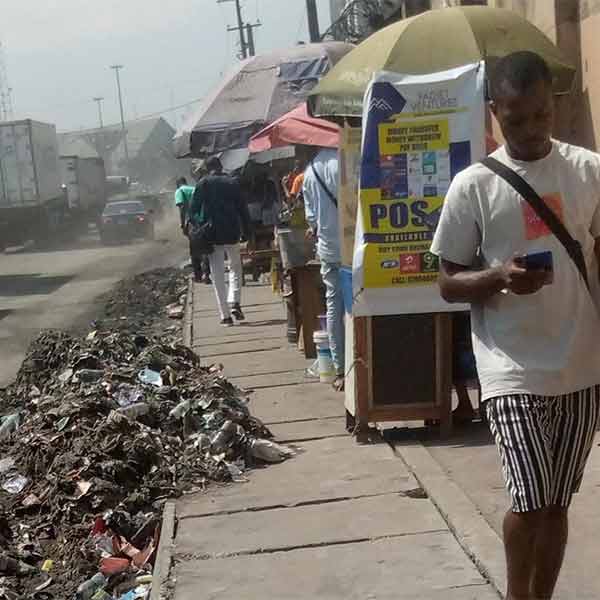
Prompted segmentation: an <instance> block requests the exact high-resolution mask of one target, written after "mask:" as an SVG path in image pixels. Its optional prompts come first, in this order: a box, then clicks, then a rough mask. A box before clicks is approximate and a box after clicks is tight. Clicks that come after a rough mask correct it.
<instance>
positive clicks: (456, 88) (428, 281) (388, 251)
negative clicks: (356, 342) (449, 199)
mask: <svg viewBox="0 0 600 600" xmlns="http://www.w3.org/2000/svg"><path fill="white" fill-rule="evenodd" d="M484 154H485V106H484V65H483V63H481V64H479V63H478V64H473V65H467V66H464V67H459V68H455V69H452V70H449V71H443V72H440V73H433V74H429V75H399V74H395V73H389V72H380V73H376V74H375V76H374V78H373V80H372V81H371V83H370V85H369V87H368V89H367V92H366V95H365V101H364V115H363V137H362V161H361V171H360V197H359V207H358V216H357V226H356V238H355V248H354V258H353V295H354V307H353V313H354V314H355V315H358V316H367V315H386V314H406V313H426V312H446V311H454V310H465V309H466V307H465V306H463V305H458V306H456V305H453V306H450V305H448V304H447V303H445V302H444V301H443V300H442V299H441V298H440V295H439V291H438V288H437V284H436V280H437V274H438V259H437V257H436V256H434V255H433V254H431V253H430V252H429V248H430V246H431V242H432V240H433V234H434V232H435V229H436V227H437V223H438V221H439V218H440V213H441V210H442V205H443V203H444V196H445V195H446V192H447V191H448V187H449V186H450V182H451V180H452V178H453V177H454V176H455V175H456V174H457V173H458V172H459V171H461V170H462V169H464V168H465V167H467V166H469V165H470V164H471V163H472V162H473V161H475V160H480V159H481V158H482V157H483V156H484Z"/></svg>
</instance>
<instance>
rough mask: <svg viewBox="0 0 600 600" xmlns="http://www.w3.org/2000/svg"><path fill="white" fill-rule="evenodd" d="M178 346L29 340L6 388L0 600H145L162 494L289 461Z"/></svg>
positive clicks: (0, 467) (122, 336) (104, 335)
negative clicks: (270, 464) (23, 358)
mask: <svg viewBox="0 0 600 600" xmlns="http://www.w3.org/2000/svg"><path fill="white" fill-rule="evenodd" d="M176 293H177V290H175V289H174V293H173V295H175V294H176ZM169 299H170V298H166V299H165V300H161V302H160V311H162V312H161V314H163V313H164V310H163V309H164V307H165V303H166V302H168V300H169ZM163 316H164V314H163ZM117 318H118V315H117ZM143 318H144V319H145V320H147V321H148V323H150V324H154V325H155V324H156V319H154V317H153V316H152V315H150V314H147V315H145V316H144V317H143ZM176 339H177V332H171V333H168V334H165V335H162V336H150V335H146V334H143V333H139V332H138V331H125V330H116V331H115V330H110V329H106V328H102V327H100V328H98V329H95V330H93V331H92V332H91V333H90V334H88V335H87V336H86V337H85V338H77V337H73V336H71V335H69V334H67V333H64V332H58V331H46V332H43V333H42V334H40V336H39V337H38V338H37V339H36V340H35V341H34V342H33V343H32V344H31V347H30V348H29V351H28V353H27V356H26V358H25V360H24V362H23V364H22V367H21V369H20V370H19V372H18V375H17V378H16V380H15V382H14V383H13V384H12V385H11V386H9V387H8V388H6V389H4V390H1V391H0V400H1V401H2V405H3V407H5V416H4V417H3V418H2V419H1V420H0V600H4V599H7V600H8V599H10V600H13V599H16V598H37V599H50V598H56V599H58V598H74V597H75V598H80V599H88V598H89V599H92V598H93V599H94V600H102V599H104V600H110V599H114V600H117V599H119V600H134V599H135V598H147V597H148V594H149V590H150V582H151V576H150V574H151V572H152V564H153V561H154V559H155V555H156V551H157V543H158V539H159V533H160V531H159V528H160V521H161V512H162V507H163V505H164V503H165V502H166V500H167V499H169V498H173V497H178V496H180V495H181V494H183V493H186V492H191V491H197V490H202V489H204V488H205V487H206V486H207V485H208V484H209V483H210V482H227V481H232V480H234V481H239V480H243V479H244V472H245V471H246V470H247V469H249V468H251V467H253V466H255V465H256V464H260V463H265V462H280V461H282V460H285V459H286V458H288V457H290V456H292V455H293V450H291V449H290V448H288V447H284V446H280V445H278V444H275V443H274V442H272V441H271V440H270V439H269V438H270V437H271V434H270V432H269V430H268V429H267V428H266V427H265V426H264V425H263V424H262V423H261V422H260V421H259V420H258V419H256V418H254V417H253V416H252V415H251V414H250V411H249V409H248V399H247V397H246V396H245V394H244V392H243V391H242V390H240V389H239V388H237V387H235V386H234V385H232V384H231V383H230V382H228V381H227V380H226V379H225V378H224V376H223V374H222V370H221V367H220V366H212V367H207V366H201V365H200V364H199V360H198V358H197V356H196V355H195V354H194V353H193V352H192V351H191V350H190V349H188V348H187V347H185V346H182V345H180V344H178V343H177V341H176Z"/></svg>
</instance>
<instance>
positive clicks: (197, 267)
mask: <svg viewBox="0 0 600 600" xmlns="http://www.w3.org/2000/svg"><path fill="white" fill-rule="evenodd" d="M176 186H177V190H176V191H175V206H177V208H178V209H179V222H180V227H181V231H182V232H183V235H185V236H186V237H188V239H189V236H188V225H189V214H190V213H189V211H190V206H191V204H192V198H193V196H194V190H195V189H196V188H195V187H194V186H193V185H188V183H187V180H186V178H185V177H180V178H179V179H178V180H177V182H176ZM190 259H191V261H192V269H193V271H194V280H195V281H197V282H200V281H203V282H204V283H206V284H210V283H211V279H210V265H209V262H208V257H207V256H206V254H199V253H198V252H196V251H195V249H194V246H193V244H192V242H191V240H190Z"/></svg>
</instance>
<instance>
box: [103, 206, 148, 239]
mask: <svg viewBox="0 0 600 600" xmlns="http://www.w3.org/2000/svg"><path fill="white" fill-rule="evenodd" d="M135 238H145V239H147V240H153V239H154V217H153V214H152V210H148V209H147V208H146V207H145V206H144V203H143V202H140V201H138V200H125V201H121V202H109V203H108V204H107V205H106V206H105V208H104V211H103V212H102V223H101V225H100V239H101V240H102V243H103V244H109V243H111V242H117V241H124V240H128V241H129V240H133V239H135Z"/></svg>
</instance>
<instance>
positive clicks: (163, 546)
mask: <svg viewBox="0 0 600 600" xmlns="http://www.w3.org/2000/svg"><path fill="white" fill-rule="evenodd" d="M174 543H175V502H167V503H166V504H165V508H164V510H163V517H162V525H161V528H160V541H159V543H158V554H157V556H156V564H155V565H154V572H153V573H152V591H151V593H150V600H161V599H162V598H166V597H167V594H166V590H164V587H165V584H166V583H167V581H168V580H169V574H170V572H171V565H172V563H173V548H174ZM163 592H165V593H163Z"/></svg>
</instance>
